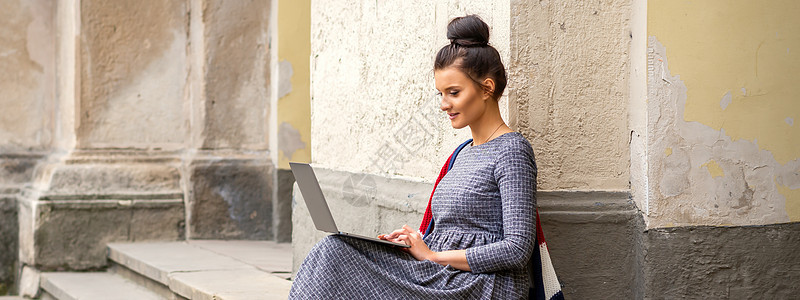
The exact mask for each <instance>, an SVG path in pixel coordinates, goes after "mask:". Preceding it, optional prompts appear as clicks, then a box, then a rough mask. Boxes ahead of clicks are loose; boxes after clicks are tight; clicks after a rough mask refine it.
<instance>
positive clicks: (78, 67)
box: [18, 0, 188, 270]
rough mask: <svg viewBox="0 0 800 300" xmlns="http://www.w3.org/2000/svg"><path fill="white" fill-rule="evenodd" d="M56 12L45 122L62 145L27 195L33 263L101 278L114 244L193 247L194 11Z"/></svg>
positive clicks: (121, 7)
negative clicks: (187, 196) (190, 48)
mask: <svg viewBox="0 0 800 300" xmlns="http://www.w3.org/2000/svg"><path fill="white" fill-rule="evenodd" d="M52 11H53V12H55V14H56V15H55V16H51V17H50V18H49V20H50V21H51V22H52V21H55V22H56V23H57V26H55V28H58V32H57V33H56V34H57V37H58V39H56V41H57V42H56V47H57V54H56V55H53V57H57V60H58V64H57V66H58V72H57V77H58V84H57V88H56V95H57V97H56V99H52V100H49V102H50V103H54V104H55V107H56V108H55V110H54V113H53V114H52V116H55V117H46V118H44V119H47V120H51V121H53V122H55V125H54V132H55V134H54V140H53V142H52V150H51V152H50V154H49V155H48V156H47V157H46V158H45V159H44V160H43V162H42V165H40V166H39V167H37V168H36V170H35V172H34V174H33V184H32V185H29V186H27V187H26V188H25V189H24V190H23V192H22V197H21V201H20V205H19V218H20V244H21V245H20V260H21V263H22V264H24V265H28V266H32V267H34V268H36V269H38V270H63V269H79V270H86V269H95V268H100V267H102V266H105V264H106V258H105V256H106V249H105V244H106V243H107V242H112V241H141V240H152V239H168V240H175V239H181V238H183V237H184V236H185V234H184V227H185V222H184V219H185V214H184V201H183V191H182V188H181V182H180V179H181V174H180V166H181V157H180V149H182V148H183V143H184V140H185V132H186V128H187V123H188V122H186V120H185V118H184V115H185V114H184V112H183V110H184V103H185V100H184V99H185V89H186V86H187V84H186V81H187V80H186V77H187V71H186V70H187V58H186V56H187V55H186V45H187V37H186V32H187V21H188V7H186V5H184V4H182V3H181V2H172V1H122V2H114V3H113V4H112V3H110V2H105V1H95V0H83V1H60V2H58V6H57V7H54V9H53V10H52ZM52 40H53V39H51V40H50V41H52ZM45 43H47V42H45ZM18 111H22V110H18Z"/></svg>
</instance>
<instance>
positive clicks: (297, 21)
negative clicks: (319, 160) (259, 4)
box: [277, 0, 311, 169]
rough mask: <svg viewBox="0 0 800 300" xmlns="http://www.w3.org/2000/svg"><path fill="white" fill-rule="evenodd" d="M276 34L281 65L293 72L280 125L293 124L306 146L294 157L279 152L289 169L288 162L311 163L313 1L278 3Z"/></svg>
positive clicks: (281, 101)
mask: <svg viewBox="0 0 800 300" xmlns="http://www.w3.org/2000/svg"><path fill="white" fill-rule="evenodd" d="M277 31H278V34H277V40H278V41H277V42H278V62H279V64H280V63H281V62H289V63H290V64H291V66H292V70H293V75H292V76H291V79H290V82H291V92H289V93H288V94H286V95H284V96H283V97H281V98H279V99H278V122H277V125H278V126H279V128H280V126H281V124H284V123H288V124H289V125H291V127H292V128H294V129H296V130H297V131H299V133H300V137H301V140H302V142H303V143H304V144H305V147H304V148H302V149H298V150H297V151H294V152H293V153H292V155H291V157H287V156H286V155H285V153H284V152H283V151H278V167H279V168H281V169H288V168H289V161H297V162H311V94H310V88H309V82H310V77H309V57H310V55H311V0H279V1H278V28H277ZM277 76H280V75H277ZM279 143H280V139H279ZM278 148H281V146H280V145H279V147H278Z"/></svg>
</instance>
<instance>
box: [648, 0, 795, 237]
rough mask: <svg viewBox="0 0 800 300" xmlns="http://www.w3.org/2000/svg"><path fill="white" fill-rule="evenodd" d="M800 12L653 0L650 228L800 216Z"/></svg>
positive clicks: (786, 6) (789, 4)
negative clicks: (797, 51)
mask: <svg viewBox="0 0 800 300" xmlns="http://www.w3.org/2000/svg"><path fill="white" fill-rule="evenodd" d="M712 11H713V13H712ZM798 11H800V4H798V3H797V2H795V1H775V2H770V3H769V4H766V5H762V4H760V3H750V2H735V3H729V2H727V1H706V2H702V3H683V2H681V3H679V2H673V1H650V2H648V8H647V14H648V17H647V20H648V21H647V35H648V57H647V59H648V60H647V63H648V70H649V72H650V73H649V74H648V95H647V96H648V99H647V100H648V102H647V103H648V105H647V113H648V133H649V137H648V150H647V154H646V155H647V157H648V163H649V166H650V168H649V172H648V174H647V180H648V181H649V187H650V190H649V195H650V196H649V202H650V204H649V207H650V208H649V211H648V218H647V219H648V223H649V227H650V228H656V227H673V226H686V225H689V226H691V225H764V224H775V223H784V222H796V221H800V142H798V141H800V128H798V126H796V125H795V124H794V120H796V119H798V118H800V105H798V103H797V100H796V99H797V97H798V96H800V86H798V85H797V82H796V80H794V79H793V78H798V76H800V71H798V70H800V59H798V57H800V56H798V55H797V54H795V52H793V49H796V48H798V47H800V31H798V30H797V28H798V25H800V21H798V20H797V18H796V17H794V14H795V13H797V12H798ZM741 20H748V21H747V22H741ZM677 24H679V26H677Z"/></svg>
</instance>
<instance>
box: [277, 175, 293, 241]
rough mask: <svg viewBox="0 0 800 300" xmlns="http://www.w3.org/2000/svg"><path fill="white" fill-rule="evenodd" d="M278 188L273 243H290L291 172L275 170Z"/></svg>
mask: <svg viewBox="0 0 800 300" xmlns="http://www.w3.org/2000/svg"><path fill="white" fill-rule="evenodd" d="M276 176H277V177H278V180H277V182H278V186H277V191H276V193H275V194H276V196H275V199H273V201H272V203H273V204H274V208H273V209H274V213H273V214H272V216H273V218H274V219H273V224H274V225H275V230H274V231H275V241H276V242H279V243H289V242H291V241H292V189H293V187H294V175H293V174H292V170H285V169H277V170H276Z"/></svg>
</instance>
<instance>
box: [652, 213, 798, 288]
mask: <svg viewBox="0 0 800 300" xmlns="http://www.w3.org/2000/svg"><path fill="white" fill-rule="evenodd" d="M643 240H644V246H645V249H646V252H645V253H646V254H645V265H644V266H643V269H644V270H643V273H644V287H645V290H646V293H647V294H646V295H645V296H644V297H645V298H673V299H677V298H683V299H698V298H706V299H733V298H737V299H793V298H796V297H797V295H800V285H798V284H797V283H798V282H800V267H798V266H800V252H799V251H797V249H800V223H788V224H774V225H766V226H730V227H712V226H693V227H675V228H659V229H650V230H647V231H646V232H645V233H644V238H643Z"/></svg>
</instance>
